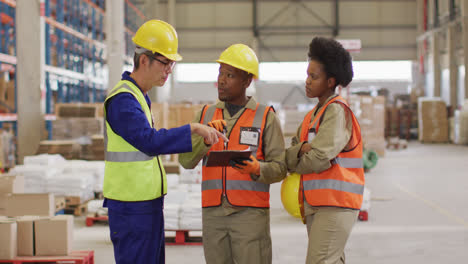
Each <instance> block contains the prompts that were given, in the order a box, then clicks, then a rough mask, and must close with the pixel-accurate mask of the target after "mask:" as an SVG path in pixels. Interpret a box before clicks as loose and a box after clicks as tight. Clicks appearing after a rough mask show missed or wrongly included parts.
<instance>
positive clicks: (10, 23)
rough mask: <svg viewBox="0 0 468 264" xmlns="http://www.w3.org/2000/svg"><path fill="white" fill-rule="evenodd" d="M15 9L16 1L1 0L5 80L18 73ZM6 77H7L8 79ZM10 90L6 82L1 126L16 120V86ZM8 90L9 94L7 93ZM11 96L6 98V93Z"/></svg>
mask: <svg viewBox="0 0 468 264" xmlns="http://www.w3.org/2000/svg"><path fill="white" fill-rule="evenodd" d="M15 11H16V1H14V0H1V1H0V74H1V75H0V78H2V79H4V80H5V81H7V80H8V81H13V82H14V80H15V74H16V61H17V60H16V37H15V35H16V34H15ZM4 77H7V78H6V79H5V78H4ZM11 88H13V89H12V90H10V91H7V87H6V83H5V84H4V86H3V88H2V90H1V91H0V92H1V93H2V95H1V99H0V106H1V108H2V109H1V111H0V112H1V114H0V126H1V127H3V122H13V128H14V127H15V122H14V121H16V114H15V112H16V100H15V95H14V93H15V89H14V86H13V87H11ZM7 92H8V94H7ZM6 94H7V95H8V97H10V98H5V95H6Z"/></svg>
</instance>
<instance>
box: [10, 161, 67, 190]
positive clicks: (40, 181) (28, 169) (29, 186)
mask: <svg viewBox="0 0 468 264" xmlns="http://www.w3.org/2000/svg"><path fill="white" fill-rule="evenodd" d="M62 172H63V170H62V169H61V168H56V167H48V166H44V165H34V164H33V165H18V166H16V167H14V168H12V169H11V170H10V173H11V174H20V175H23V176H24V192H25V193H46V192H47V186H48V183H49V181H50V179H53V178H55V177H57V175H59V174H61V173H62Z"/></svg>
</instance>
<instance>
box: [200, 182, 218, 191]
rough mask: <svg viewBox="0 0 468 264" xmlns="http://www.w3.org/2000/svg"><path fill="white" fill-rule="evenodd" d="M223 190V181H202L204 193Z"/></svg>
mask: <svg viewBox="0 0 468 264" xmlns="http://www.w3.org/2000/svg"><path fill="white" fill-rule="evenodd" d="M222 188H223V181H222V180H205V181H202V191H207V190H217V189H219V190H221V189H222Z"/></svg>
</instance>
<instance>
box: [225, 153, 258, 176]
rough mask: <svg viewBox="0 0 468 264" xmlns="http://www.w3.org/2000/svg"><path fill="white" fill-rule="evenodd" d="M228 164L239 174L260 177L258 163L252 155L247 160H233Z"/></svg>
mask: <svg viewBox="0 0 468 264" xmlns="http://www.w3.org/2000/svg"><path fill="white" fill-rule="evenodd" d="M230 164H231V166H232V167H233V168H234V169H235V170H237V171H238V172H240V173H245V174H255V175H260V163H259V162H258V160H257V159H256V158H255V157H254V156H252V155H250V158H248V159H233V160H231V161H230Z"/></svg>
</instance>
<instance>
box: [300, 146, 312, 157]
mask: <svg viewBox="0 0 468 264" xmlns="http://www.w3.org/2000/svg"><path fill="white" fill-rule="evenodd" d="M311 149H312V147H311V146H310V144H309V143H304V144H302V147H301V150H300V151H299V155H298V156H299V157H301V156H302V155H304V153H307V152H309V151H310V150H311Z"/></svg>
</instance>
